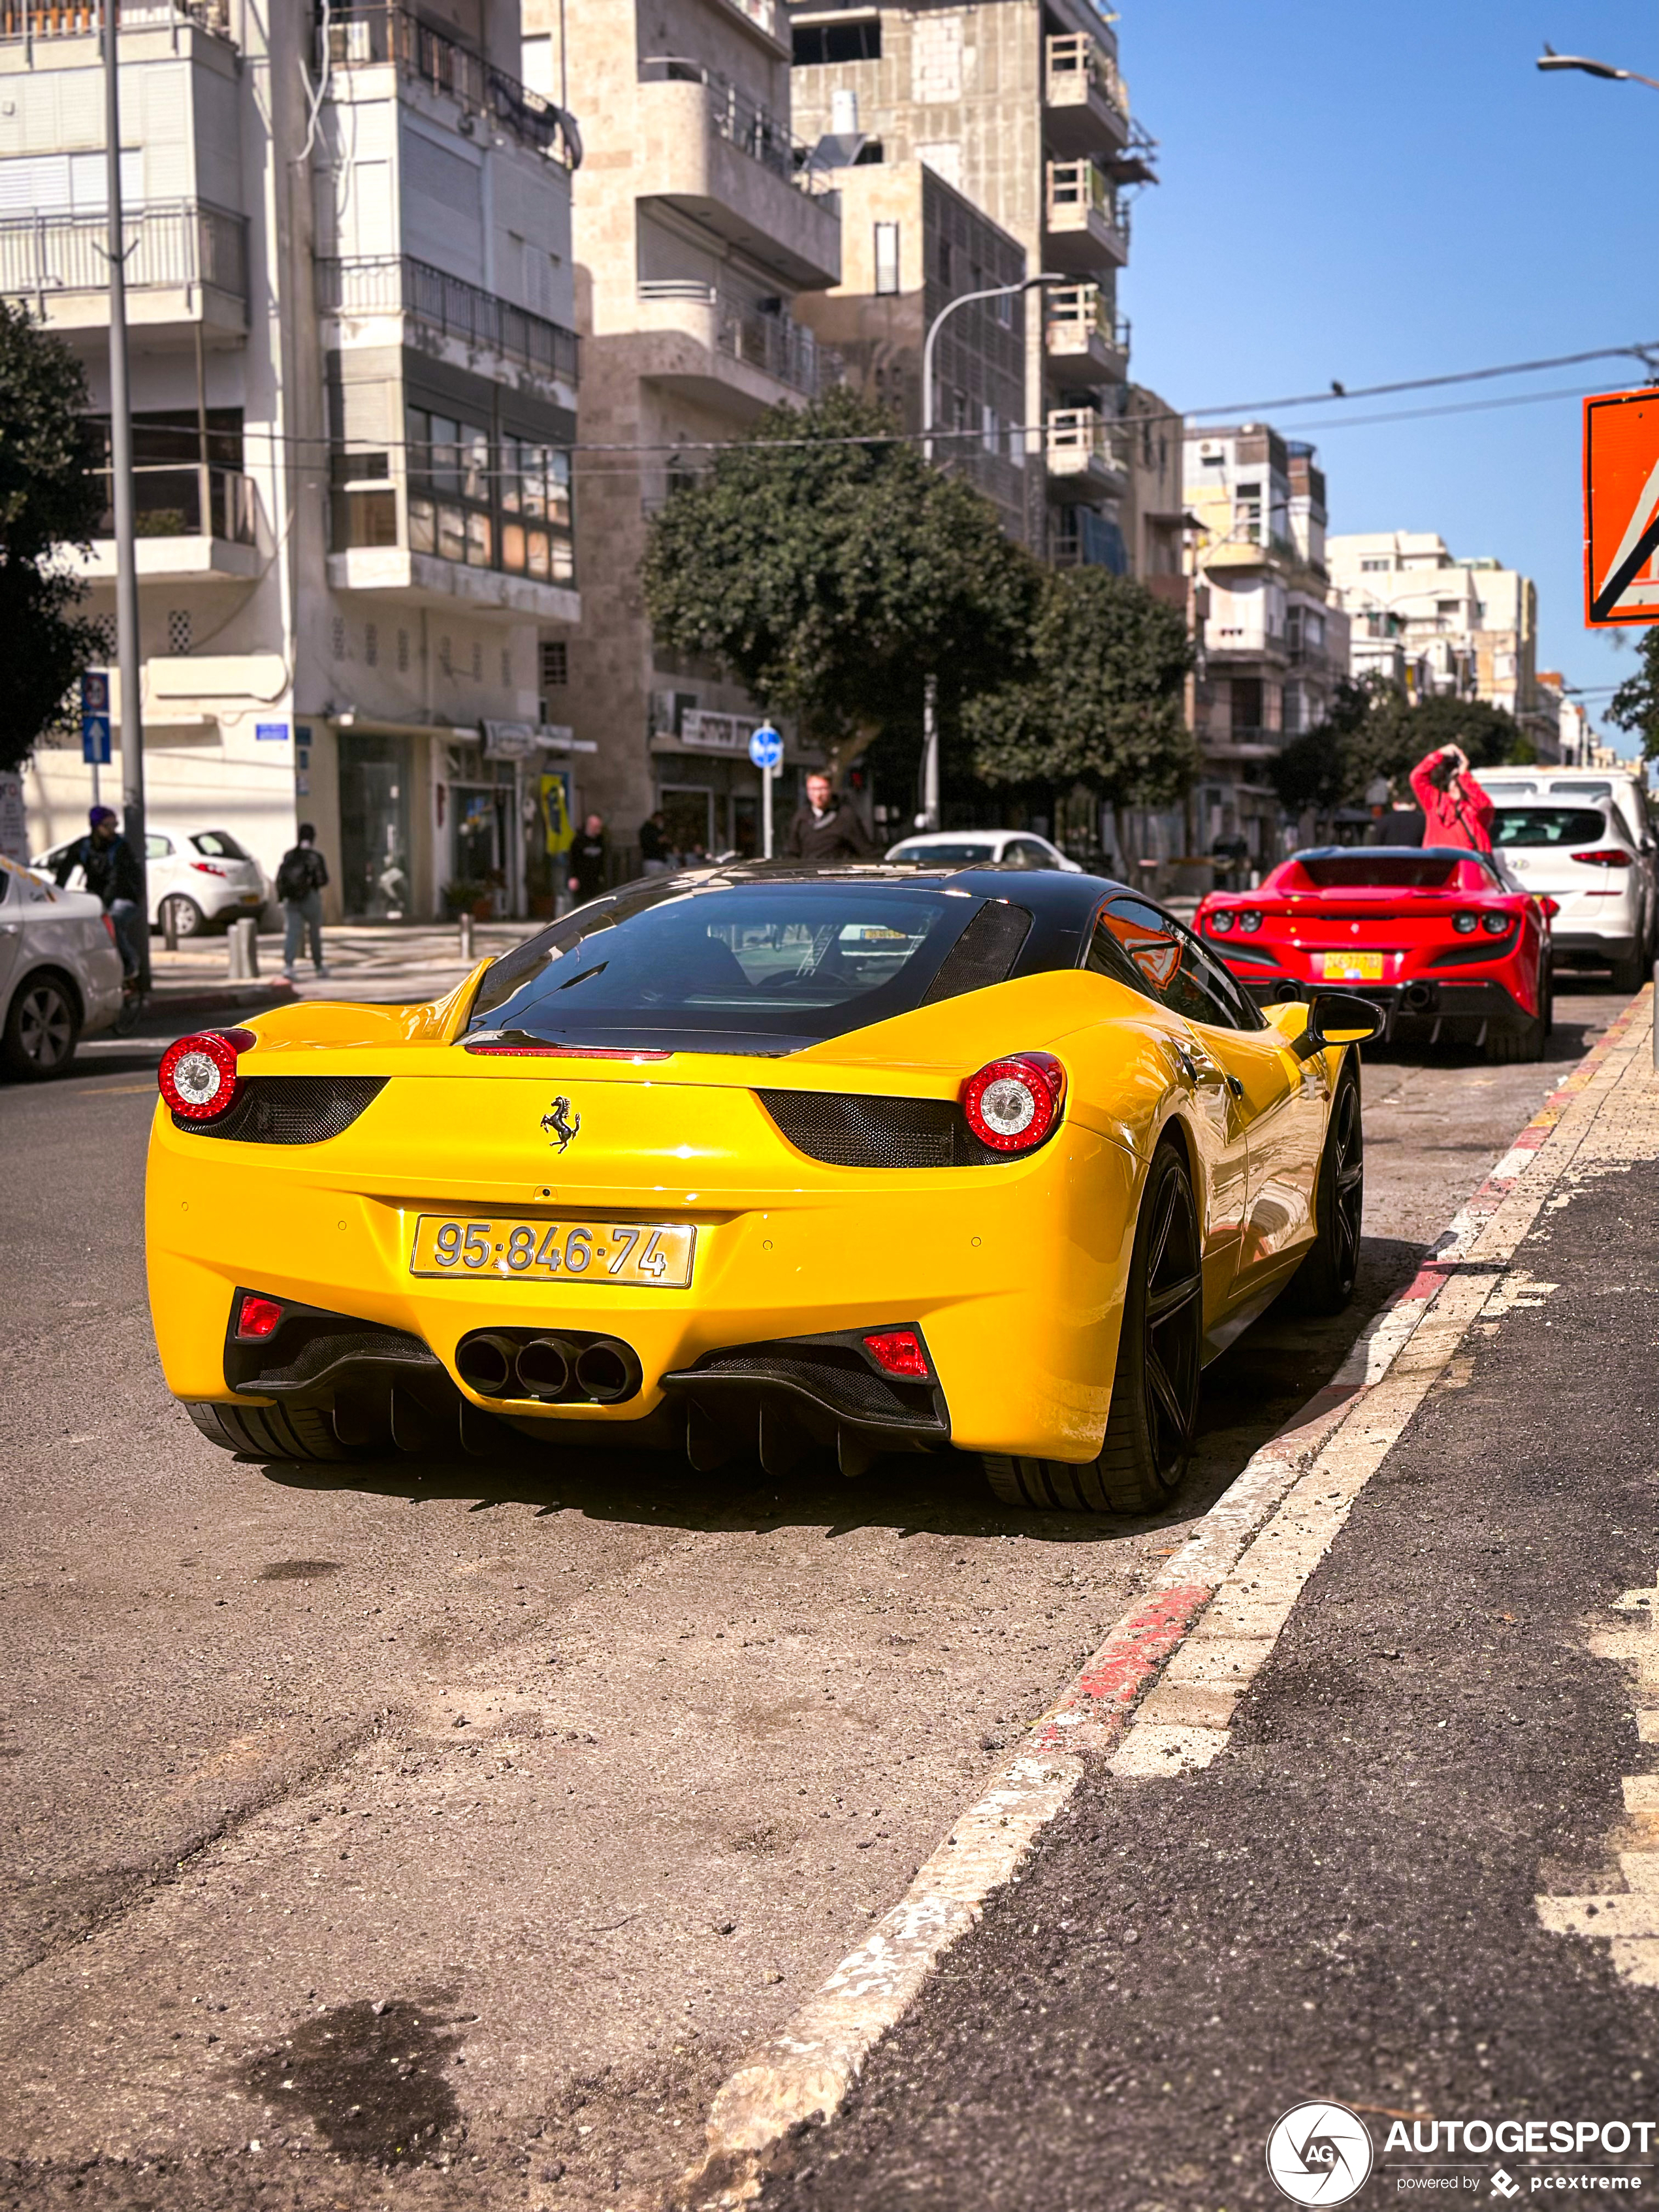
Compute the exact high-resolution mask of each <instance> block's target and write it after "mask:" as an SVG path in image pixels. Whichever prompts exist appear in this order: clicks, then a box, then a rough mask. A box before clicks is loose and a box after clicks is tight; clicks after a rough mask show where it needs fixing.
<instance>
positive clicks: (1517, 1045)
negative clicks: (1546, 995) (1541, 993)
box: [1486, 1014, 1548, 1067]
mask: <svg viewBox="0 0 1659 2212" xmlns="http://www.w3.org/2000/svg"><path fill="white" fill-rule="evenodd" d="M1547 1035H1548V1031H1547V1029H1546V1028H1545V1025H1544V1018H1543V1016H1542V1015H1541V1014H1534V1016H1533V1017H1532V1018H1531V1020H1530V1021H1528V1020H1524V1019H1523V1020H1521V1021H1519V1022H1514V1023H1510V1024H1508V1025H1507V1026H1506V1027H1505V1028H1504V1029H1501V1030H1494V1029H1490V1028H1489V1029H1488V1030H1487V1031H1486V1064H1487V1066H1489V1067H1507V1066H1510V1065H1512V1063H1514V1062H1515V1061H1516V1060H1542V1058H1543V1057H1544V1039H1545V1037H1546V1036H1547Z"/></svg>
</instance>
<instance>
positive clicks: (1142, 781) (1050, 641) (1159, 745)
mask: <svg viewBox="0 0 1659 2212" xmlns="http://www.w3.org/2000/svg"><path fill="white" fill-rule="evenodd" d="M1192 665H1193V648H1192V642H1191V641H1190V639H1189V638H1188V635H1187V624H1186V622H1185V620H1184V618H1183V617H1182V615H1181V614H1180V613H1179V612H1178V611H1176V609H1175V608H1173V607H1171V606H1169V605H1166V604H1165V603H1164V601H1163V600H1162V599H1157V598H1155V597H1154V595H1153V594H1152V592H1149V591H1148V590H1147V588H1146V586H1145V585H1144V584H1139V583H1135V582H1133V581H1132V580H1130V579H1129V578H1128V577H1127V576H1115V575H1113V574H1111V572H1110V571H1109V569H1106V568H1062V569H1056V570H1051V571H1049V572H1048V574H1046V575H1045V576H1044V578H1043V580H1042V588H1041V593H1040V597H1039V600H1038V605H1037V609H1036V620H1035V622H1034V623H1033V625H1032V629H1031V642H1030V670H1029V672H1028V673H1026V674H1024V676H1022V677H1020V678H1018V679H1017V680H1016V681H1014V682H1012V683H1010V684H1004V685H1002V686H1001V687H1000V689H999V690H994V691H988V692H986V693H983V694H981V696H977V697H975V698H972V699H970V700H969V702H967V704H966V706H965V707H964V708H963V717H962V723H963V738H964V740H965V743H966V744H967V746H968V749H969V757H970V758H971V761H972V763H973V768H974V770H975V774H976V775H979V776H981V778H983V780H984V781H986V782H987V783H992V784H1000V785H1004V786H1007V785H1018V784H1024V785H1027V786H1048V787H1053V786H1058V785H1077V784H1081V785H1083V786H1084V787H1085V788H1086V789H1087V790H1090V791H1091V792H1093V793H1095V795H1096V796H1097V798H1099V799H1104V800H1108V801H1109V802H1110V803H1111V804H1113V805H1146V806H1157V805H1165V804H1167V803H1168V802H1169V801H1170V799H1175V798H1176V797H1178V796H1179V794H1180V793H1181V792H1182V790H1183V789H1184V788H1185V787H1186V785H1187V784H1188V781H1190V780H1191V777H1192V775H1193V773H1194V769H1195V768H1196V766H1197V761H1198V755H1197V750H1196V747H1195V746H1194V742H1193V738H1192V736H1191V734H1190V732H1188V728H1187V726H1186V720H1185V716H1184V714H1183V711H1182V710H1183V706H1184V700H1185V686H1186V679H1187V677H1188V672H1189V671H1190V670H1191V668H1192Z"/></svg>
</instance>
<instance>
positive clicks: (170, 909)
mask: <svg viewBox="0 0 1659 2212" xmlns="http://www.w3.org/2000/svg"><path fill="white" fill-rule="evenodd" d="M161 942H162V944H163V945H166V947H167V951H169V952H176V951H178V950H179V906H178V902H177V901H176V900H175V899H170V898H168V899H163V900H162V901H161Z"/></svg>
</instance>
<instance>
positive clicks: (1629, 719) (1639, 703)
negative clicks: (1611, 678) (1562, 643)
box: [1607, 629, 1659, 760]
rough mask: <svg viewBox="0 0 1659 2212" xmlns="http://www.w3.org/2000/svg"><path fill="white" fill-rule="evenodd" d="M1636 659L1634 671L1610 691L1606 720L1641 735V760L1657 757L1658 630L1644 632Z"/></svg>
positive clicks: (1658, 751) (1658, 758) (1620, 728)
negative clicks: (1610, 696) (1611, 692)
mask: <svg viewBox="0 0 1659 2212" xmlns="http://www.w3.org/2000/svg"><path fill="white" fill-rule="evenodd" d="M1636 658H1637V667H1636V673H1635V674H1634V675H1633V676H1627V677H1626V678H1625V680H1624V682H1623V683H1622V684H1620V686H1619V689H1618V690H1616V691H1615V692H1614V693H1613V702H1612V704H1611V705H1610V706H1609V707H1608V708H1607V720H1608V721H1610V722H1611V723H1612V724H1613V727H1614V728H1615V729H1618V730H1628V731H1630V732H1631V733H1632V735H1633V736H1638V737H1640V738H1641V740H1642V757H1643V759H1644V760H1659V629H1644V631H1643V633H1642V641H1641V643H1640V644H1639V645H1638V647H1637V648H1636Z"/></svg>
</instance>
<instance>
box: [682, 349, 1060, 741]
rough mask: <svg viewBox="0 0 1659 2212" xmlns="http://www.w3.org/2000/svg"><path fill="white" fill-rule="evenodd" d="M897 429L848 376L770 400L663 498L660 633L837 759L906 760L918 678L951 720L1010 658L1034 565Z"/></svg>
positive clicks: (1033, 582)
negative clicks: (931, 684) (933, 690)
mask: <svg viewBox="0 0 1659 2212" xmlns="http://www.w3.org/2000/svg"><path fill="white" fill-rule="evenodd" d="M894 430H895V422H894V418H893V417H892V416H890V414H889V413H888V412H887V411H886V410H885V409H884V408H881V407H878V406H876V405H874V404H872V403H871V402H870V401H868V400H866V399H864V398H860V397H859V396H857V395H856V394H854V393H853V392H849V391H848V390H846V389H845V388H844V387H837V388H836V389H835V390H833V391H831V392H829V393H828V394H827V395H826V396H825V397H824V398H822V399H820V400H817V401H815V402H814V403H813V404H812V405H811V406H810V407H806V408H800V409H797V408H791V407H777V408H774V409H772V410H770V411H769V413H768V414H766V415H763V416H762V417H761V418H760V420H759V422H757V424H756V426H755V428H754V431H753V433H752V435H750V437H749V438H748V439H746V440H745V441H744V442H743V443H742V444H741V445H738V446H734V447H727V448H726V450H725V451H724V452H722V453H720V454H719V455H718V456H717V457H716V459H715V460H714V465H713V467H712V468H710V469H709V470H708V472H707V474H706V475H704V476H702V477H700V478H698V479H697V481H696V482H695V483H690V484H687V485H683V486H681V487H680V488H679V489H677V490H675V491H674V492H672V493H671V495H670V497H669V499H668V501H667V502H666V504H665V506H664V507H662V508H661V510H660V511H659V513H658V514H657V516H656V517H655V519H654V520H653V525H652V528H651V533H650V538H649V543H648V544H647V551H646V557H645V565H644V572H643V580H644V586H645V599H646V605H647V609H648V611H649V612H650V616H651V620H652V623H653V625H654V627H655V629H656V634H657V636H658V638H659V641H661V642H662V643H663V644H664V645H665V646H668V647H671V648H672V649H674V650H678V651H679V652H682V653H707V654H709V655H711V656H712V657H713V658H714V659H715V660H717V661H718V662H719V663H720V665H722V666H723V667H724V668H726V669H728V670H729V671H731V673H732V675H734V676H735V677H736V678H738V681H739V682H740V683H741V684H744V687H745V688H746V689H747V690H749V691H750V692H752V693H753V694H754V696H755V697H756V698H757V699H758V700H760V701H762V702H763V703H764V704H765V705H766V706H767V707H768V708H771V709H773V710H774V711H781V712H782V713H785V714H793V715H796V716H798V717H799V720H800V721H801V723H802V725H803V726H804V727H805V729H806V730H808V731H809V732H811V734H812V735H813V736H815V737H817V738H820V739H821V740H823V741H824V742H825V743H826V744H829V746H830V747H831V748H832V749H833V750H834V753H835V755H836V759H837V761H838V762H839V763H840V764H841V765H843V766H844V765H845V764H846V763H848V761H850V760H851V759H853V758H854V757H856V756H857V755H858V754H859V753H860V752H861V751H862V750H864V749H865V748H866V746H867V745H868V744H871V743H872V741H873V740H876V739H878V738H885V739H887V740H889V741H890V744H889V746H888V747H887V748H885V749H884V757H883V759H882V762H881V764H882V765H883V766H884V767H885V768H887V769H895V768H896V767H897V766H898V765H899V764H900V762H901V761H902V762H904V763H914V759H915V753H916V750H917V746H918V742H919V733H920V729H921V704H922V686H923V679H924V678H925V677H926V676H927V675H930V674H931V675H933V676H934V677H935V678H937V681H938V686H939V710H940V718H941V723H942V726H945V727H947V728H949V727H953V726H954V724H955V720H956V716H957V712H958V710H959V707H960V703H961V702H962V701H963V699H964V698H967V697H969V696H972V695H973V694H974V693H975V691H977V690H982V689H984V688H985V687H987V685H990V684H995V683H999V682H1000V681H1002V680H1003V679H1004V678H1006V676H1007V674H1008V673H1009V671H1010V670H1011V669H1012V668H1014V667H1017V666H1018V665H1020V663H1021V659H1022V656H1023V655H1024V651H1025V648H1026V643H1027V639H1028V635H1029V631H1030V617H1031V609H1032V606H1033V604H1034V601H1035V598H1036V588H1037V580H1038V576H1039V573H1040V572H1039V571H1038V569H1037V568H1036V563H1035V562H1033V561H1031V560H1030V557H1029V556H1027V555H1026V554H1024V552H1023V551H1022V550H1020V549H1019V548H1018V546H1014V545H1011V544H1009V542H1008V540H1007V538H1006V537H1005V536H1004V535H1003V533H1002V531H1001V529H1000V526H999V524H998V520H997V515H996V510H995V508H994V507H992V505H991V504H990V502H989V501H987V500H986V499H983V498H981V495H979V493H977V492H976V491H975V490H974V489H973V488H972V486H971V485H969V484H968V483H964V482H963V481H962V480H961V479H960V478H958V477H950V476H946V475H945V474H943V473H942V472H941V471H939V470H938V469H935V468H933V467H932V466H931V465H929V464H928V463H927V461H925V460H924V459H922V456H921V453H920V452H919V451H918V450H917V448H916V447H915V446H914V445H910V444H906V443H903V442H902V441H895V440H894ZM859 441H866V442H859Z"/></svg>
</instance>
